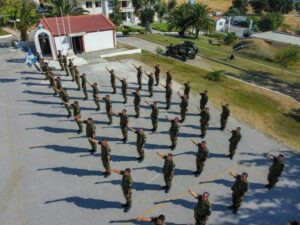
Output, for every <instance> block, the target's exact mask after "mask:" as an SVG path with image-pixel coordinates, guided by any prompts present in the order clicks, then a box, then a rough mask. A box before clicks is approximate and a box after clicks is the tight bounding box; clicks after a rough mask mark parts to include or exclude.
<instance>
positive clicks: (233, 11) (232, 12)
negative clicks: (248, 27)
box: [225, 7, 241, 16]
mask: <svg viewBox="0 0 300 225" xmlns="http://www.w3.org/2000/svg"><path fill="white" fill-rule="evenodd" d="M225 15H226V16H240V15H241V13H240V10H239V9H238V8H233V7H230V8H229V9H228V11H227V12H226V13H225Z"/></svg>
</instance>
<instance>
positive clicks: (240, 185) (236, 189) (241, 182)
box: [228, 171, 248, 214]
mask: <svg viewBox="0 0 300 225" xmlns="http://www.w3.org/2000/svg"><path fill="white" fill-rule="evenodd" d="M229 174H230V175H231V176H232V177H233V178H235V182H234V185H233V186H232V187H231V190H232V205H231V206H229V207H228V208H229V209H233V213H234V214H236V213H237V211H238V209H239V208H240V207H241V204H242V201H243V199H244V197H245V194H246V193H247V191H248V180H247V179H248V174H247V173H242V175H237V174H234V173H233V172H232V171H230V173H229Z"/></svg>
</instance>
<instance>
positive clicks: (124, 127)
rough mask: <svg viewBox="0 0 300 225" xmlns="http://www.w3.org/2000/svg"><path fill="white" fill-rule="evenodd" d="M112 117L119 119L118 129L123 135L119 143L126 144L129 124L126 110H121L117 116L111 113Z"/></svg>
mask: <svg viewBox="0 0 300 225" xmlns="http://www.w3.org/2000/svg"><path fill="white" fill-rule="evenodd" d="M113 115H116V116H119V117H120V127H121V131H122V134H123V139H121V141H123V143H126V142H127V140H128V123H129V118H128V115H127V110H126V109H123V110H122V112H121V113H118V114H116V113H113Z"/></svg>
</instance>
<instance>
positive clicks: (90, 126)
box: [82, 118, 97, 154]
mask: <svg viewBox="0 0 300 225" xmlns="http://www.w3.org/2000/svg"><path fill="white" fill-rule="evenodd" d="M82 123H84V124H86V130H85V132H86V137H87V138H88V140H89V142H90V145H91V147H92V149H91V151H90V153H91V154H94V153H95V152H96V151H97V143H95V142H94V141H93V140H96V126H95V124H94V121H93V119H92V118H88V119H87V120H84V121H82Z"/></svg>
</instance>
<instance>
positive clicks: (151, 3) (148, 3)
mask: <svg viewBox="0 0 300 225" xmlns="http://www.w3.org/2000/svg"><path fill="white" fill-rule="evenodd" d="M157 3H158V1H157V0H132V5H133V7H134V12H135V14H136V15H137V16H138V17H139V18H140V20H141V22H142V24H143V25H144V26H145V28H146V30H147V31H148V32H150V33H151V23H152V22H153V17H154V14H155V6H156V5H157Z"/></svg>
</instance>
